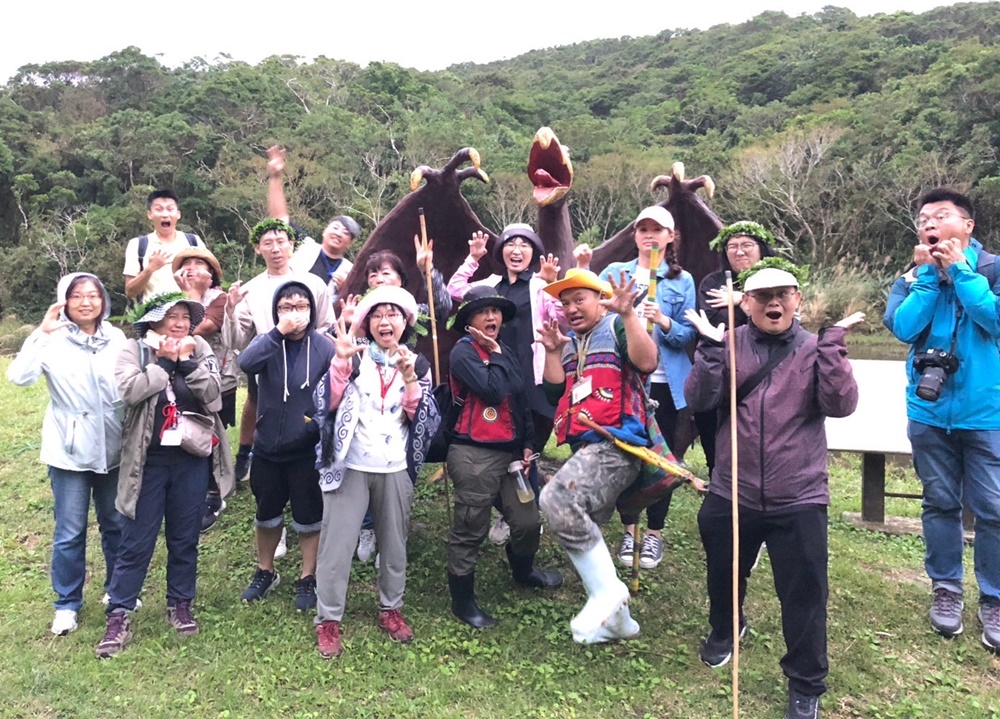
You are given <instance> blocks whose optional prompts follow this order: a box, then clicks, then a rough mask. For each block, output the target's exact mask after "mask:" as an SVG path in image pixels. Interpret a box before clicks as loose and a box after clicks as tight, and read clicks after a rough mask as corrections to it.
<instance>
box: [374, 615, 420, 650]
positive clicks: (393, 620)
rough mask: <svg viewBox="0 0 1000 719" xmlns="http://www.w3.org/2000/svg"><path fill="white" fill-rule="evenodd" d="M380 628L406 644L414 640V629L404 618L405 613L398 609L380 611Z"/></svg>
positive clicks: (390, 636) (393, 638)
mask: <svg viewBox="0 0 1000 719" xmlns="http://www.w3.org/2000/svg"><path fill="white" fill-rule="evenodd" d="M378 628H379V629H381V630H382V631H384V632H385V633H386V634H388V635H389V638H390V639H392V640H393V641H396V642H401V643H403V644H406V643H407V642H409V641H412V640H413V630H412V629H410V625H409V624H407V623H406V620H405V619H403V613H402V612H401V611H399V610H398V609H383V610H382V611H380V612H379V613H378Z"/></svg>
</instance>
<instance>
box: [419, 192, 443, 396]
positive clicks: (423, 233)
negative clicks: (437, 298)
mask: <svg viewBox="0 0 1000 719" xmlns="http://www.w3.org/2000/svg"><path fill="white" fill-rule="evenodd" d="M417 212H418V213H419V214H420V243H421V246H422V247H423V249H424V250H426V249H427V220H426V218H425V217H424V208H423V207H420V208H418V209H417ZM431 264H432V263H431V262H428V263H427V269H426V272H427V312H428V313H429V314H430V316H431V345H432V346H433V347H434V385H435V386H437V385H439V384H441V359H440V358H439V357H438V326H437V317H435V315H434V285H433V283H432V280H431V272H432V268H431Z"/></svg>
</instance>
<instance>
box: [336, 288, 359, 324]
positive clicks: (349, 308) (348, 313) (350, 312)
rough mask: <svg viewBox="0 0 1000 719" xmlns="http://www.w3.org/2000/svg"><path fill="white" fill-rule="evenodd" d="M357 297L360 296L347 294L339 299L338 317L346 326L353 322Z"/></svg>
mask: <svg viewBox="0 0 1000 719" xmlns="http://www.w3.org/2000/svg"><path fill="white" fill-rule="evenodd" d="M359 299H361V298H360V297H359V296H358V295H347V297H346V298H344V299H342V300H341V301H340V317H341V319H343V320H344V323H345V324H346V325H347V326H348V327H350V326H351V325H353V324H354V314H355V312H357V310H358V300H359Z"/></svg>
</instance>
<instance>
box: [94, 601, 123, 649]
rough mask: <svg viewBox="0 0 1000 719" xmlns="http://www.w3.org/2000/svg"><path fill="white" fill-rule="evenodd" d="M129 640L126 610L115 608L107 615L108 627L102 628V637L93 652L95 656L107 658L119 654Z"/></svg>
mask: <svg viewBox="0 0 1000 719" xmlns="http://www.w3.org/2000/svg"><path fill="white" fill-rule="evenodd" d="M130 641H132V627H131V624H130V623H129V618H128V612H126V611H125V610H124V609H116V610H115V611H113V612H111V614H109V615H108V628H107V629H105V630H104V637H103V638H102V639H101V641H100V642H99V643H98V645H97V649H96V652H95V653H96V654H97V658H98V659H107V658H108V657H113V656H114V655H115V654H120V653H121V651H122V650H123V649H125V645H126V644H128V643H129V642H130Z"/></svg>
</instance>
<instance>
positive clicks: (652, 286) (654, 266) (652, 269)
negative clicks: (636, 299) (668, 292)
mask: <svg viewBox="0 0 1000 719" xmlns="http://www.w3.org/2000/svg"><path fill="white" fill-rule="evenodd" d="M658 269H660V246H659V245H653V249H651V250H650V251H649V289H648V290H647V291H646V300H647V301H648V302H656V271H657V270H658ZM655 328H656V325H655V324H654V323H653V318H652V317H651V316H650V317H647V318H646V331H647V332H649V333H650V334H652V333H653V330H654V329H655Z"/></svg>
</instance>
